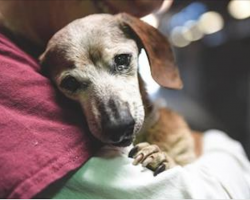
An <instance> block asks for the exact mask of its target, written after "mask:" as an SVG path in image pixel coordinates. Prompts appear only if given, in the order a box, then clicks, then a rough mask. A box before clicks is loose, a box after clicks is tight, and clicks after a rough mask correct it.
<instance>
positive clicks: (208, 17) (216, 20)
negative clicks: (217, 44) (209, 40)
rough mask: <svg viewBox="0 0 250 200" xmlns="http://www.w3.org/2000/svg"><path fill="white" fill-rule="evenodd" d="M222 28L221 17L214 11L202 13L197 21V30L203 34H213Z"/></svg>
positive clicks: (222, 21)
mask: <svg viewBox="0 0 250 200" xmlns="http://www.w3.org/2000/svg"><path fill="white" fill-rule="evenodd" d="M223 27H224V20H223V18H222V16H221V15H220V14H219V13H217V12H214V11H210V12H206V13H204V14H203V15H202V16H201V17H200V19H199V29H200V30H201V31H202V32H203V33H204V34H213V33H216V32H218V31H220V30H221V29H222V28H223Z"/></svg>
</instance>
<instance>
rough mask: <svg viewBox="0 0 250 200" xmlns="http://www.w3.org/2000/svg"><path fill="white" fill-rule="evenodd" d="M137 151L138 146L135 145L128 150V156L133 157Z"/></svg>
mask: <svg viewBox="0 0 250 200" xmlns="http://www.w3.org/2000/svg"><path fill="white" fill-rule="evenodd" d="M137 151H138V146H135V147H134V148H133V149H131V150H130V152H129V154H128V157H129V158H133V157H134V155H135V154H136V153H137Z"/></svg>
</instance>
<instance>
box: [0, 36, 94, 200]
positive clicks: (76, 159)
mask: <svg viewBox="0 0 250 200" xmlns="http://www.w3.org/2000/svg"><path fill="white" fill-rule="evenodd" d="M85 127H86V125H84V116H83V115H82V113H81V109H80V107H79V105H77V104H76V103H75V102H72V101H70V100H68V99H67V98H65V97H64V96H63V95H61V94H60V93H59V92H58V91H57V90H56V89H55V87H54V86H53V85H52V83H51V82H50V80H49V79H47V78H46V77H45V76H43V75H41V73H40V66H39V64H38V62H37V60H35V59H34V58H32V57H31V56H29V55H28V54H26V53H25V52H24V51H22V50H21V49H20V48H18V47H17V46H16V45H15V44H13V43H12V42H11V41H10V40H9V39H7V38H6V37H5V36H3V35H2V34H0V198H32V197H33V196H34V195H36V194H37V193H38V192H40V191H41V190H42V189H44V188H45V187H46V186H48V185H49V184H50V183H52V182H54V181H55V180H58V179H60V178H61V177H63V176H64V175H66V174H67V173H68V172H70V171H72V170H74V169H76V168H78V167H79V166H81V165H82V164H83V163H84V162H85V161H86V160H87V159H88V158H89V157H90V156H91V155H92V154H93V152H94V148H93V145H95V144H96V143H95V142H94V140H93V139H91V137H89V133H88V130H86V128H85Z"/></svg>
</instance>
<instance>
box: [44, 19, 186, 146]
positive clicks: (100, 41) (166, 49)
mask: <svg viewBox="0 0 250 200" xmlns="http://www.w3.org/2000/svg"><path fill="white" fill-rule="evenodd" d="M142 47H143V48H145V50H146V52H147V54H148V56H149V60H150V64H151V73H152V76H153V78H154V79H155V80H156V81H157V82H158V83H159V84H160V85H162V86H164V87H167V88H172V89H179V88H181V87H182V82H181V80H180V77H179V73H178V70H177V68H176V67H175V65H174V59H173V54H172V51H171V48H170V46H169V43H168V41H167V40H166V38H165V37H164V36H162V35H161V34H160V33H159V32H158V31H157V30H156V29H154V28H153V27H151V26H150V25H148V24H146V23H144V22H142V21H141V20H139V19H137V18H135V17H132V16H130V15H128V14H118V15H115V16H112V15H108V14H97V15H91V16H88V17H85V18H82V19H78V20H76V21H74V22H72V23H70V24H69V25H68V26H66V27H65V28H63V29H62V30H60V31H59V32H58V33H56V34H55V35H54V36H53V37H52V39H51V40H50V41H49V43H48V46H47V49H46V51H45V52H44V53H43V55H42V56H41V57H40V60H41V63H42V65H43V67H44V68H45V69H46V71H47V72H48V74H49V76H50V77H51V79H52V80H53V81H54V82H55V84H56V85H57V87H58V88H59V90H60V91H62V92H63V93H64V94H65V95H66V96H67V97H69V98H70V99H73V100H76V101H78V102H79V103H80V104H81V106H82V109H83V112H84V114H85V116H86V119H87V122H88V125H89V128H90V130H91V132H92V134H93V135H94V136H95V137H96V138H98V139H99V140H101V141H102V142H104V143H108V144H113V145H116V146H127V145H129V144H130V143H131V142H132V141H133V138H134V136H135V134H136V133H137V132H139V130H140V128H141V127H142V124H143V122H144V115H145V113H144V107H143V102H142V98H141V94H140V89H139V80H138V54H139V51H140V48H142Z"/></svg>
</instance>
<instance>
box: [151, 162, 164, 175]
mask: <svg viewBox="0 0 250 200" xmlns="http://www.w3.org/2000/svg"><path fill="white" fill-rule="evenodd" d="M165 170H166V166H165V165H164V164H161V165H160V166H159V167H157V169H156V170H155V171H154V176H157V175H158V174H160V173H161V172H163V171H165Z"/></svg>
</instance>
